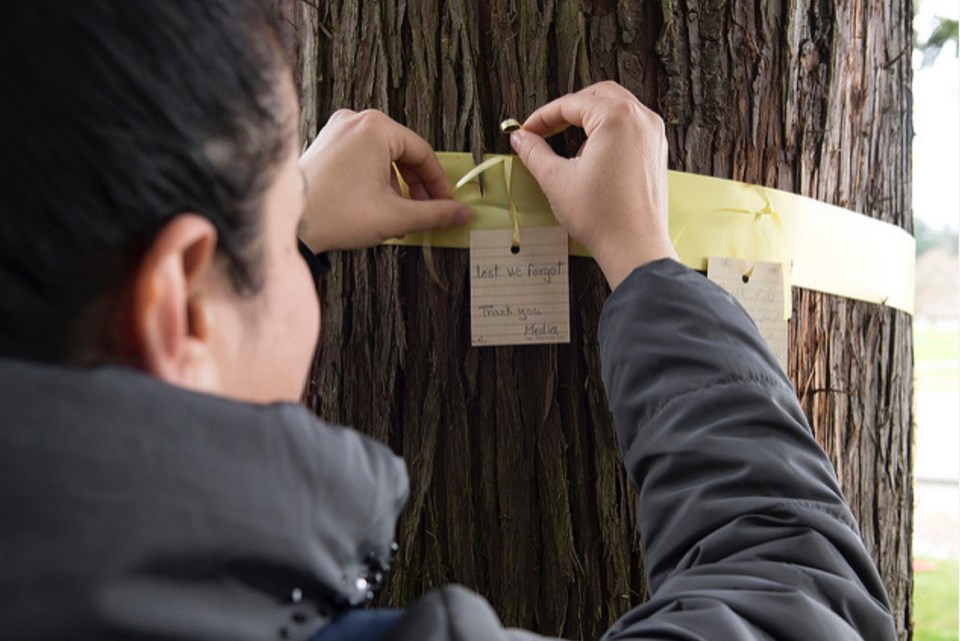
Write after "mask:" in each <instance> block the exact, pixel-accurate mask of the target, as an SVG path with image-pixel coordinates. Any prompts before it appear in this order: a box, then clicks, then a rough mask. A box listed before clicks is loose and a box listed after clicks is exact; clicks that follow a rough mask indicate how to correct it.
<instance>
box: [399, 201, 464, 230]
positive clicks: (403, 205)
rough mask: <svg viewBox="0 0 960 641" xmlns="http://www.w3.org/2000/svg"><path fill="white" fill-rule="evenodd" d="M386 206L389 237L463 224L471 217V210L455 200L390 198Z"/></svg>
mask: <svg viewBox="0 0 960 641" xmlns="http://www.w3.org/2000/svg"><path fill="white" fill-rule="evenodd" d="M391 200H393V202H391V203H390V205H389V206H388V207H386V208H384V210H385V211H389V216H390V220H389V222H388V223H387V225H385V227H386V228H387V229H386V231H387V233H388V234H389V236H390V237H394V238H399V237H401V236H406V235H407V234H409V233H412V232H416V231H429V230H431V229H444V228H446V227H455V226H456V225H463V224H464V223H467V222H469V221H470V220H472V219H473V212H471V211H470V209H469V208H468V207H467V206H466V205H464V204H462V203H459V202H457V201H456V200H441V199H436V200H410V199H408V198H400V197H397V198H396V199H391Z"/></svg>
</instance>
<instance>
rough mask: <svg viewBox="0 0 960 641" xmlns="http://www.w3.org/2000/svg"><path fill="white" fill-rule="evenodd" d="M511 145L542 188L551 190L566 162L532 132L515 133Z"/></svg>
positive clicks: (519, 131) (511, 138)
mask: <svg viewBox="0 0 960 641" xmlns="http://www.w3.org/2000/svg"><path fill="white" fill-rule="evenodd" d="M510 144H511V145H512V146H513V150H514V151H515V152H517V156H519V158H520V161H521V162H522V163H523V165H524V167H526V168H527V170H528V171H529V172H530V173H531V174H532V175H533V177H534V178H535V179H536V180H537V182H538V183H539V184H540V185H541V186H542V187H545V188H547V189H549V186H550V184H551V183H552V182H553V180H555V178H556V176H557V174H559V173H561V172H562V167H563V165H564V163H565V162H566V160H565V159H564V158H561V157H560V156H558V155H557V154H555V153H554V152H553V149H551V148H550V145H548V144H547V141H546V140H544V139H543V138H542V137H541V136H538V135H537V134H535V133H533V132H531V131H525V130H523V129H520V130H517V131H515V132H513V133H512V134H510Z"/></svg>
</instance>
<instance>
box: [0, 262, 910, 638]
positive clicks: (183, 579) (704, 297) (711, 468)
mask: <svg viewBox="0 0 960 641" xmlns="http://www.w3.org/2000/svg"><path fill="white" fill-rule="evenodd" d="M600 343H601V355H602V361H603V377H604V383H605V385H606V388H607V394H608V397H609V399H610V404H611V408H612V410H613V414H614V418H615V420H616V424H617V430H618V434H619V442H620V447H621V450H622V453H623V458H624V464H625V465H626V467H627V470H628V471H629V473H630V476H631V478H632V479H633V481H634V482H635V483H636V484H637V487H638V488H639V497H640V498H639V508H640V520H641V528H642V534H643V544H644V558H645V560H646V564H647V571H648V573H649V584H650V589H651V592H652V598H651V600H650V601H649V602H647V603H645V604H644V605H642V606H640V607H638V608H636V609H634V610H632V611H631V612H629V613H628V614H627V615H626V616H624V617H623V618H622V619H621V620H620V621H619V622H618V623H617V624H615V625H614V627H613V628H611V630H610V631H609V632H608V633H607V635H606V637H605V638H609V639H651V640H652V639H658V640H659V639H684V640H694V639H697V640H700V639H703V640H707V639H709V640H710V641H721V640H734V639H737V640H740V639H756V640H761V639H763V640H767V639H779V640H788V639H796V640H798V641H800V640H802V641H810V640H830V641H840V640H846V639H867V640H869V641H886V640H893V639H895V638H896V637H895V633H894V628H893V623H892V619H891V616H890V613H889V608H888V606H887V599H886V595H885V594H884V588H883V585H882V583H881V581H880V578H879V576H878V575H877V571H876V569H875V567H874V565H873V563H872V562H871V560H870V558H869V556H868V554H867V553H866V551H865V550H864V547H863V544H862V542H861V541H860V537H859V535H858V532H857V526H856V523H855V522H854V519H853V517H852V515H851V513H850V510H849V508H848V507H847V505H846V503H845V501H844V499H843V496H842V495H841V493H840V490H839V488H838V485H837V481H836V478H835V476H834V473H833V470H832V468H831V466H830V464H829V462H828V461H827V459H826V457H825V455H824V454H823V452H822V451H821V450H820V448H819V447H818V446H817V444H816V443H815V441H814V439H813V437H812V436H811V433H810V429H809V427H808V426H807V423H806V421H805V419H804V417H803V414H802V412H801V411H800V408H799V406H798V403H797V399H796V396H795V394H794V392H793V390H792V388H791V385H790V383H789V381H788V380H787V378H786V376H785V375H784V373H783V372H782V370H781V369H780V367H779V365H778V364H777V362H776V360H775V358H774V356H773V355H772V354H771V353H770V351H769V350H768V349H767V347H766V346H765V345H764V343H763V342H762V340H761V339H760V337H759V335H758V334H757V331H756V329H755V327H754V326H753V324H752V323H751V321H750V320H749V318H748V317H747V316H746V315H745V314H744V312H743V311H742V309H741V308H740V306H739V305H738V304H737V303H736V302H735V301H734V300H733V299H732V298H731V297H729V296H728V295H727V294H726V293H724V292H723V291H722V290H720V289H718V288H717V287H715V286H714V285H713V284H711V283H710V282H709V281H707V280H706V279H705V278H703V277H702V276H701V275H699V274H697V273H695V272H691V271H690V270H688V269H686V268H684V267H683V266H681V265H679V264H677V263H675V262H672V261H659V262H657V263H653V264H650V265H647V266H645V267H642V268H640V269H638V270H636V271H635V272H634V273H633V274H632V275H631V276H630V277H629V278H628V279H627V280H626V281H625V282H624V283H623V284H622V285H621V286H620V287H618V288H617V290H616V291H615V292H614V293H613V294H612V295H611V296H610V298H609V300H608V301H607V303H606V305H605V308H604V311H603V316H602V319H601V326H600ZM406 494H407V477H406V472H405V469H404V467H403V464H402V462H401V461H400V460H398V459H397V458H396V457H394V456H393V454H392V453H390V451H389V450H388V449H387V448H386V447H384V446H382V445H380V444H378V443H376V442H374V441H371V440H370V439H367V438H365V437H363V436H361V435H359V434H357V433H355V432H353V431H350V430H347V429H344V428H338V427H331V426H327V425H324V424H322V423H320V422H318V421H317V420H316V419H314V418H313V417H312V416H311V415H309V414H308V413H307V412H305V411H303V410H302V409H300V408H298V407H295V406H291V405H276V406H267V407H260V406H250V405H244V404H240V403H234V402H231V401H227V400H222V399H217V398H212V397H209V396H204V395H200V394H194V393H191V392H188V391H184V390H180V389H176V388H172V387H169V386H166V385H164V384H162V383H160V382H158V381H156V380H154V379H152V378H150V377H148V376H144V375H140V374H137V373H135V372H132V371H129V370H123V369H119V368H104V369H100V370H95V371H89V372H83V371H73V370H69V369H64V368H50V367H40V366H36V365H30V364H25V363H16V362H10V361H7V362H2V361H0V568H2V570H0V630H2V631H3V633H2V636H3V637H4V638H11V639H55V638H56V639H61V638H62V639H71V640H72V641H79V640H85V639H138V640H141V641H142V640H145V639H190V640H192V641H202V640H207V639H210V640H214V639H216V640H221V639H222V640H226V639H229V640H231V641H245V640H251V641H253V640H256V641H263V640H265V639H276V638H278V634H279V635H280V637H282V638H290V639H295V640H304V639H307V638H309V637H310V636H311V635H312V634H314V633H315V632H316V631H317V630H319V629H322V628H323V627H324V626H325V625H326V623H327V622H328V621H329V620H330V618H331V617H332V616H333V615H334V614H335V613H336V612H337V611H338V610H340V609H342V608H347V607H352V606H353V605H356V604H360V603H363V602H364V601H366V600H367V599H368V598H369V596H370V594H371V593H372V591H373V590H374V589H375V587H376V584H377V582H378V581H379V580H380V578H381V575H382V573H383V571H384V570H385V569H386V566H388V565H389V561H390V544H391V537H392V534H393V531H394V524H395V520H396V518H397V515H398V514H399V512H400V510H401V508H402V506H403V503H404V501H405V498H406ZM391 638H392V639H396V640H398V641H407V640H409V641H414V640H416V641H447V640H450V641H453V640H457V641H459V640H463V641H468V640H471V641H472V640H479V639H484V640H503V641H506V640H512V641H520V640H522V639H537V638H539V637H536V636H535V635H533V634H530V633H527V632H521V631H514V630H504V629H503V628H502V627H501V625H500V623H499V621H498V619H497V617H496V615H495V614H494V613H493V611H492V610H491V609H490V607H489V606H488V605H487V604H486V602H485V601H483V599H481V598H480V597H479V596H477V595H475V594H472V593H470V592H469V591H467V590H465V589H463V588H458V587H447V588H442V589H440V590H437V591H434V592H431V593H429V594H427V595H425V596H424V597H423V598H422V599H420V600H419V601H418V602H417V603H415V604H413V605H412V606H411V607H410V608H408V610H407V611H406V613H405V614H404V616H403V618H402V619H401V621H400V623H399V624H398V626H397V627H396V628H395V629H394V631H393V632H392V634H391Z"/></svg>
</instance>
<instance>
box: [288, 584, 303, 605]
mask: <svg viewBox="0 0 960 641" xmlns="http://www.w3.org/2000/svg"><path fill="white" fill-rule="evenodd" d="M290 600H291V601H293V602H294V603H300V601H302V600H303V592H302V591H301V590H300V588H294V589H293V592H291V593H290Z"/></svg>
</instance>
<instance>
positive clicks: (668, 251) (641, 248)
mask: <svg viewBox="0 0 960 641" xmlns="http://www.w3.org/2000/svg"><path fill="white" fill-rule="evenodd" d="M594 258H595V259H596V261H597V264H598V265H599V266H600V270H601V271H602V272H603V275H604V278H606V280H607V284H609V285H610V289H611V291H612V290H615V289H616V288H617V287H618V286H619V285H620V283H622V282H623V281H624V279H626V277H627V276H629V275H630V274H631V273H632V272H633V271H634V270H635V269H637V268H638V267H642V266H644V265H646V264H648V263H652V262H654V261H657V260H662V259H664V258H671V259H673V260H676V261H678V262H679V260H680V259H679V257H678V256H677V252H676V250H675V249H674V248H673V245H672V244H671V243H670V241H669V240H666V241H660V242H658V243H655V244H650V243H649V241H648V242H647V243H645V244H634V245H631V246H628V247H621V248H619V249H618V250H613V251H607V252H604V253H600V254H597V253H594Z"/></svg>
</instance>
